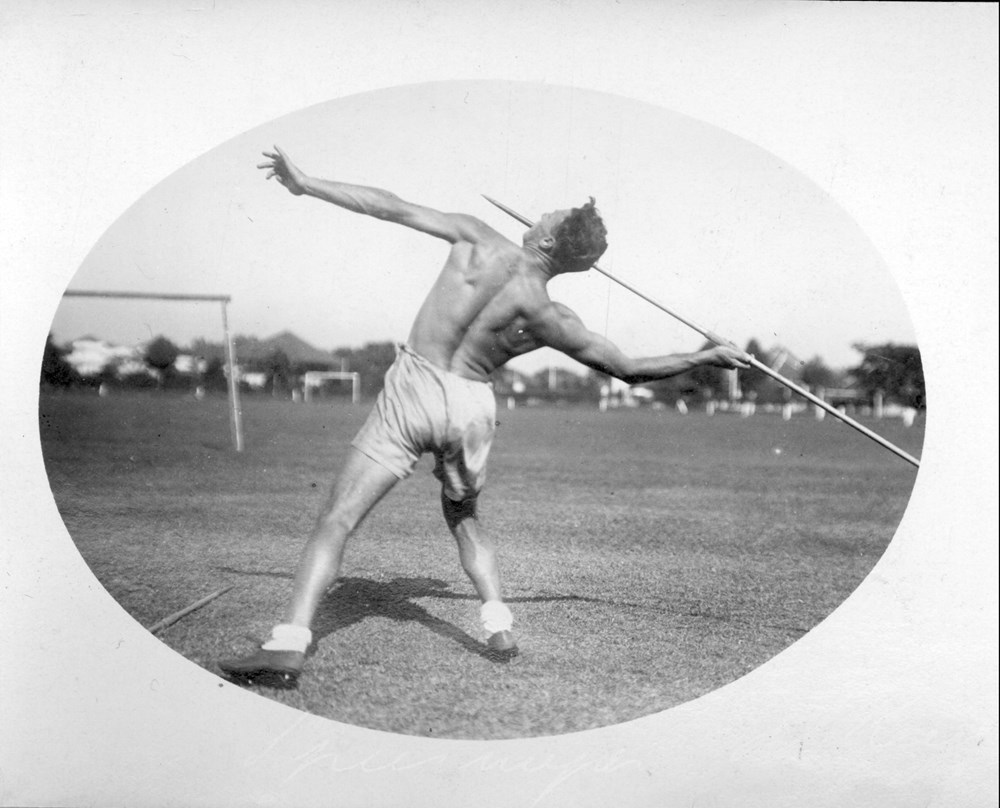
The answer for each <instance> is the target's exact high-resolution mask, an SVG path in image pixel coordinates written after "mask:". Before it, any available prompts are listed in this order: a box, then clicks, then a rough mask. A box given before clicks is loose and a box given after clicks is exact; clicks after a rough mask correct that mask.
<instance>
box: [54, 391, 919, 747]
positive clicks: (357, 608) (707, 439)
mask: <svg viewBox="0 0 1000 808" xmlns="http://www.w3.org/2000/svg"><path fill="white" fill-rule="evenodd" d="M367 409H368V407H367V406H365V405H362V406H360V407H354V408H352V407H350V406H347V405H329V404H326V405H322V404H311V405H303V404H293V403H291V402H284V401H276V400H272V399H266V398H259V399H254V398H251V399H249V400H246V401H244V421H245V426H246V435H247V440H246V443H247V447H246V451H245V452H244V453H242V454H236V453H235V452H233V450H232V449H231V448H230V445H229V432H228V424H227V414H226V408H225V402H224V400H223V399H207V400H205V401H200V402H199V401H195V400H194V399H193V398H178V397H173V396H170V395H163V396H158V395H155V394H131V395H124V394H123V395H119V396H112V397H108V398H98V397H97V396H96V395H93V394H83V393H80V394H66V395H54V394H43V395H42V398H41V407H40V425H41V437H42V447H43V453H44V456H45V459H46V464H47V469H48V473H49V478H50V482H51V485H52V491H53V494H54V496H55V501H56V503H57V505H58V507H59V510H60V512H61V514H62V516H63V519H64V521H65V523H66V526H67V528H68V530H69V533H70V535H71V536H72V537H73V539H74V541H75V542H76V545H77V547H78V548H79V550H80V553H81V554H82V556H83V557H84V559H85V560H86V561H87V563H88V564H89V565H90V567H91V568H92V569H93V571H94V573H95V574H96V576H97V577H98V579H99V580H100V581H101V582H102V583H103V585H104V586H105V587H106V588H107V590H108V592H109V593H110V594H111V595H112V596H113V597H114V598H115V599H116V600H117V601H118V602H119V603H121V605H122V606H123V607H124V608H125V609H126V610H128V611H129V612H130V613H131V614H132V615H133V616H134V617H135V618H136V619H137V620H138V621H139V622H141V623H142V624H144V625H147V626H148V625H151V624H152V623H154V622H156V621H158V620H160V619H161V618H163V617H165V616H166V615H168V614H171V613H172V612H174V611H176V610H178V609H180V608H182V607H184V606H186V605H187V604H190V603H192V602H193V601H195V600H197V599H198V598H200V597H202V596H204V595H206V594H209V593H211V592H213V591H215V590H217V589H220V588H222V587H223V586H226V585H229V584H234V585H235V586H234V588H233V589H232V590H231V591H230V592H228V593H227V594H226V595H224V596H222V597H220V598H218V599H217V600H215V601H213V602H212V603H210V604H208V605H207V606H205V607H204V608H202V609H201V610H199V611H197V612H195V613H193V614H191V615H189V616H188V617H186V618H184V619H183V620H181V621H179V622H178V623H176V624H174V625H173V626H171V627H169V628H167V629H165V630H164V631H163V632H161V634H160V637H161V639H162V640H163V642H165V643H166V644H167V645H169V646H170V647H171V648H173V649H174V650H176V651H177V652H178V653H180V654H182V655H183V656H185V657H187V658H188V659H190V660H192V661H193V662H195V663H197V664H198V665H201V666H203V667H204V668H206V669H207V670H209V671H213V672H214V671H215V670H216V669H215V661H216V660H217V659H219V658H220V657H227V656H233V655H239V654H242V653H245V652H248V651H250V650H251V649H252V648H253V646H254V645H255V644H256V643H258V642H259V641H261V640H262V639H263V638H265V637H266V635H267V634H268V632H269V630H270V627H271V625H272V624H273V623H274V622H275V620H276V619H277V618H279V617H280V616H281V613H282V611H283V608H284V604H285V601H286V599H287V596H288V593H289V591H290V586H291V576H292V571H293V569H294V566H295V562H296V560H297V557H298V553H299V550H300V549H301V546H302V543H303V541H304V538H305V536H306V534H307V532H308V530H309V528H310V527H311V525H312V521H313V519H314V517H315V514H316V512H317V511H318V509H319V506H320V504H321V502H322V500H323V499H324V498H325V496H326V493H327V490H328V489H329V486H330V484H331V483H332V481H333V479H334V478H335V475H336V473H337V471H338V469H339V465H340V461H341V459H342V457H343V451H344V448H345V446H346V444H347V442H348V441H349V440H350V438H351V437H352V436H353V434H354V432H355V430H356V429H357V427H358V426H359V425H360V423H361V421H362V420H363V419H364V417H365V415H366V414H367ZM498 417H499V420H500V421H501V425H500V428H499V431H498V436H497V442H496V444H495V447H494V451H493V455H492V458H491V465H490V481H489V483H488V485H487V488H486V491H485V493H484V494H483V497H482V500H481V513H482V516H483V519H484V522H485V524H486V526H487V527H488V528H490V529H491V531H492V533H493V535H494V536H495V538H496V539H497V541H498V543H499V546H500V553H501V563H502V570H503V575H504V581H505V589H506V594H507V598H508V601H509V603H510V606H511V609H512V610H513V612H514V615H515V620H516V626H515V628H516V630H517V633H518V636H519V640H520V644H521V647H522V651H523V655H522V656H521V657H520V658H519V659H518V660H516V661H515V662H514V663H512V664H509V665H501V664H495V663H493V662H491V661H489V660H488V659H487V658H485V657H484V656H483V654H482V650H483V648H482V646H481V644H480V639H481V638H480V636H479V626H478V601H477V599H476V598H475V596H474V593H473V590H472V587H471V584H470V583H469V582H468V580H467V579H466V578H465V575H464V573H463V572H462V570H461V567H460V566H459V564H458V558H457V552H456V550H455V547H454V543H453V540H452V539H451V537H450V534H449V533H448V531H447V528H446V527H445V525H444V522H443V519H442V517H441V515H440V511H439V506H438V489H437V483H436V482H435V480H434V479H433V478H432V477H431V475H430V468H431V465H430V459H429V458H425V459H424V460H423V461H422V462H421V464H420V466H419V467H418V469H417V472H416V474H415V475H414V477H413V478H411V479H410V480H407V481H405V482H404V483H402V484H400V485H398V486H397V487H396V488H395V489H394V491H393V492H392V493H391V494H390V495H389V496H388V497H387V498H386V500H385V501H384V502H383V503H382V504H381V506H380V507H379V508H378V509H377V510H376V511H375V512H374V513H373V514H372V515H371V516H370V517H369V519H368V520H367V521H366V522H365V523H364V525H363V526H362V527H361V529H360V530H359V532H358V533H357V534H356V535H355V536H354V538H353V539H352V541H351V543H350V544H349V545H348V550H347V557H346V561H345V567H344V571H343V577H342V579H341V581H340V582H339V583H338V584H337V585H336V586H335V587H334V588H333V589H332V590H331V592H330V594H329V596H328V597H327V599H326V601H325V602H324V604H323V605H322V607H321V609H320V612H319V615H318V617H317V621H316V624H315V626H314V635H315V637H316V639H317V643H316V649H315V653H314V654H313V655H312V656H311V657H310V659H309V660H308V667H307V669H306V672H305V673H304V674H303V676H302V679H301V682H300V685H299V689H298V690H296V691H279V692H273V691H266V690H261V691H259V692H260V693H261V695H263V696H266V697H268V698H273V699H275V700H277V701H280V702H283V703H285V704H288V705H290V706H292V707H296V708H299V709H302V710H306V711H309V712H312V713H316V714H318V715H322V716H327V717H329V718H332V719H335V720H338V721H343V722H348V723H352V724H358V725H362V726H366V727H371V728H375V729H380V730H387V731H391V732H398V733H407V734H415V735H423V736H430V737H451V738H507V737H521V736H532V735H550V734H557V733H564V732H570V731H575V730H581V729H586V728H591V727H595V726H602V725H607V724H612V723H617V722H621V721H625V720H629V719H632V718H636V717H639V716H643V715H647V714H650V713H653V712H658V711H660V710H663V709H666V708H668V707H670V706H672V705H675V704H678V703H680V702H684V701H687V700H689V699H691V698H694V697H696V696H698V695H701V694H703V693H706V692H708V691H710V690H712V689H714V688H717V687H719V686H720V685H723V684H725V683H727V682H730V681H732V680H734V679H736V678H738V677H739V676H741V675H743V674H744V673H746V672H747V671H749V670H751V669H752V668H754V667H756V666H757V665H760V664H761V663H762V662H764V661H766V660H767V659H769V658H771V657H772V656H774V655H775V654H776V653H777V652H779V651H781V650H782V649H783V648H785V647H787V646H788V645H789V644H790V643H792V642H794V641H795V640H796V639H798V638H799V637H800V636H802V634H803V633H805V632H806V631H808V630H809V629H810V628H811V627H812V626H814V625H816V623H817V622H819V621H820V620H822V619H823V618H824V617H825V616H826V615H828V614H829V613H830V612H831V611H832V610H833V609H834V608H836V606H837V605H838V604H839V603H841V602H842V601H843V600H844V598H845V597H847V595H848V594H850V592H851V591H853V590H854V588H855V587H857V585H858V584H859V583H860V582H861V580H862V579H863V578H864V576H865V575H866V574H867V573H868V572H869V570H870V569H871V567H872V566H873V564H874V563H875V561H876V560H877V559H878V557H879V555H880V554H881V553H882V552H883V550H884V549H885V547H886V545H887V544H888V542H889V541H890V539H891V538H892V535H893V533H894V531H895V529H896V526H897V524H898V522H899V520H900V518H901V517H902V514H903V511H904V509H905V507H906V503H907V500H908V498H909V495H910V491H911V489H912V487H913V482H914V479H915V475H916V470H915V469H914V468H912V467H911V466H909V465H908V464H906V463H904V462H903V461H902V460H900V459H899V458H897V457H896V456H894V455H892V454H890V453H889V452H887V451H885V450H884V449H882V448H880V447H878V446H876V445H875V444H874V443H872V442H871V441H869V440H867V439H866V438H864V437H862V436H860V435H858V434H857V433H856V432H854V431H853V430H851V429H849V428H848V427H846V426H844V425H842V424H840V423H839V422H837V421H835V420H833V419H830V418H828V419H826V420H825V421H822V422H817V421H815V420H813V419H812V418H811V417H807V416H800V417H799V418H798V419H795V420H792V421H790V422H784V421H782V420H781V419H780V418H779V417H778V416H775V415H766V414H763V415H757V416H755V417H754V418H751V419H747V420H743V419H740V418H737V417H735V416H732V415H716V416H715V417H712V418H709V417H707V416H705V415H703V414H700V413H693V414H690V415H687V416H681V415H679V414H676V413H674V412H672V411H659V412H657V411H652V410H641V411H637V410H631V411H621V410H619V411H611V412H607V413H603V414H602V413H598V412H597V411H596V409H595V410H590V409H582V408H557V407H552V408H538V409H518V410H513V411H507V410H501V411H500V413H499V416H498ZM873 427H874V428H875V429H876V431H878V432H880V433H881V434H883V435H885V436H886V437H887V438H888V439H889V440H891V441H893V442H895V443H897V445H899V446H901V447H902V448H903V449H905V450H906V451H908V452H910V453H911V454H914V455H917V456H919V454H920V444H921V440H922V422H921V421H918V423H917V426H915V427H913V428H911V429H905V428H904V427H903V426H902V425H901V424H900V423H899V422H898V421H897V420H884V421H881V422H878V424H877V425H874V424H873ZM776 449H780V450H781V451H780V453H778V452H776V451H775V450H776Z"/></svg>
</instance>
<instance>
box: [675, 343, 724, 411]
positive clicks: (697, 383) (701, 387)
mask: <svg viewBox="0 0 1000 808" xmlns="http://www.w3.org/2000/svg"><path fill="white" fill-rule="evenodd" d="M714 347H715V343H714V342H706V343H705V344H704V345H702V346H701V349H700V350H702V351H705V350H708V349H709V348H714ZM684 375H685V376H686V377H687V378H688V379H690V382H691V387H692V388H693V390H694V391H695V392H696V393H697V394H698V395H700V396H701V397H702V398H705V399H717V398H726V397H727V396H728V395H729V375H728V372H727V371H726V370H725V369H724V368H717V367H712V366H711V365H699V366H698V367H696V368H693V369H692V370H689V371H688V372H687V373H686V374H684Z"/></svg>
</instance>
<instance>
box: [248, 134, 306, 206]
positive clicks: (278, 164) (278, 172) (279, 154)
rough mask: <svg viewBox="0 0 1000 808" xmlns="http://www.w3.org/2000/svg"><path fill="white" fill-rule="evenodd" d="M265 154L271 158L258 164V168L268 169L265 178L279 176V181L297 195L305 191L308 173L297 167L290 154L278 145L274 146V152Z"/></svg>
mask: <svg viewBox="0 0 1000 808" xmlns="http://www.w3.org/2000/svg"><path fill="white" fill-rule="evenodd" d="M263 154H264V156H265V157H267V158H268V159H269V160H270V162H267V163H258V164H257V168H263V169H267V176H266V177H264V179H268V180H269V179H271V177H277V178H278V182H280V183H281V184H282V185H284V186H285V187H286V188H287V189H288V190H289V191H291V192H292V193H293V194H295V195H296V196H300V195H301V194H304V193H305V181H306V175H305V174H303V173H302V172H301V171H299V169H298V168H296V167H295V165H294V164H293V163H292V161H291V160H289V159H288V155H286V154H285V153H284V152H283V151H282V150H281V149H279V148H278V147H277V146H275V147H274V152H273V153H272V152H264V153H263Z"/></svg>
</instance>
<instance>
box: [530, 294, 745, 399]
mask: <svg viewBox="0 0 1000 808" xmlns="http://www.w3.org/2000/svg"><path fill="white" fill-rule="evenodd" d="M531 329H532V332H533V333H534V334H535V336H536V337H537V338H538V339H539V340H540V341H541V342H542V343H544V344H545V345H547V346H548V347H550V348H555V349H556V350H557V351H561V352H562V353H564V354H566V355H567V356H570V357H572V358H573V359H575V360H577V361H578V362H581V363H583V364H584V365H586V366H587V367H589V368H592V369H594V370H597V371H599V372H601V373H607V374H609V375H611V376H614V377H615V378H616V379H621V380H622V381H623V382H626V383H627V384H641V383H642V382H652V381H657V380H658V379H667V378H669V377H671V376H676V375H677V374H679V373H684V371H687V370H691V369H692V368H695V367H698V366H700V365H713V366H715V367H720V368H727V369H733V368H747V367H749V364H748V362H747V359H748V357H749V355H748V354H747V353H746V352H744V351H740V350H738V349H736V348H729V347H726V346H721V345H720V346H716V347H714V348H708V349H706V350H704V351H696V352H694V353H676V354H668V355H665V356H649V357H642V358H633V357H629V356H626V355H625V354H624V353H623V352H622V350H621V349H620V348H619V347H618V346H617V345H615V344H614V343H613V342H611V340H609V339H607V338H606V337H602V336H601V335H600V334H596V333H594V332H593V331H590V330H589V329H588V328H587V327H586V326H585V325H584V324H583V322H582V321H581V320H580V318H579V317H578V316H577V315H576V313H575V312H574V311H573V310H572V309H570V308H568V307H566V306H563V305H562V304H560V303H552V304H550V305H549V306H548V307H546V309H545V311H544V312H543V313H542V314H541V315H539V316H538V317H537V318H536V320H535V321H534V322H533V323H532V325H531Z"/></svg>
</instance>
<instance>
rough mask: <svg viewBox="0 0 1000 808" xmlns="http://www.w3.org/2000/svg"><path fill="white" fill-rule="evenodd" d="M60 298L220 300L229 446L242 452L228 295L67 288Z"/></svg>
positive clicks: (206, 301) (238, 392)
mask: <svg viewBox="0 0 1000 808" xmlns="http://www.w3.org/2000/svg"><path fill="white" fill-rule="evenodd" d="M63 297H101V298H105V299H116V298H117V299H126V300H173V301H181V302H188V303H190V302H200V303H221V304H222V333H223V338H224V340H225V344H226V368H227V372H228V375H229V416H230V417H229V424H230V430H231V432H232V436H233V447H234V448H235V449H236V451H237V452H242V451H243V408H242V407H241V406H240V388H239V382H238V379H237V378H236V349H235V347H234V346H233V338H232V336H231V335H230V333H229V318H228V316H227V312H226V306H227V305H228V304H229V303H230V302H231V301H232V298H231V297H230V296H229V295H184V294H169V293H148V292H108V291H97V290H89V289H67V290H66V291H65V292H63Z"/></svg>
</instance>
